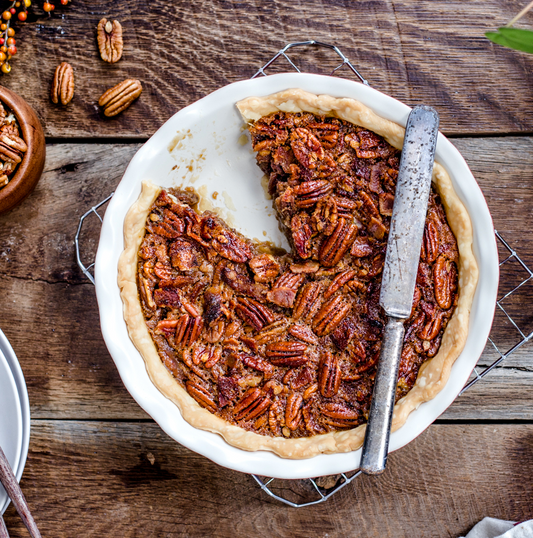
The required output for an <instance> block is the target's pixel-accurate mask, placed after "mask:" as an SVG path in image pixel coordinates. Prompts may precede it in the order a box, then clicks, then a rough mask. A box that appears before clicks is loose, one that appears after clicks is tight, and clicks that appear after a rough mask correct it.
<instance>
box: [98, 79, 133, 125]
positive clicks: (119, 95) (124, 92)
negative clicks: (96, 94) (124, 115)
mask: <svg viewBox="0 0 533 538" xmlns="http://www.w3.org/2000/svg"><path fill="white" fill-rule="evenodd" d="M141 92H142V86H141V83H140V82H139V81H138V80H135V79H131V78H128V79H126V80H123V81H122V82H121V83H120V84H117V85H116V86H113V88H110V89H109V90H107V91H106V92H105V93H104V94H103V95H102V97H100V99H98V104H99V105H100V106H101V107H102V108H103V109H104V115H105V116H107V117H112V116H116V115H117V114H120V113H121V112H122V111H124V110H126V109H127V108H128V107H129V106H130V105H131V104H132V103H133V101H135V99H137V98H138V97H139V95H141Z"/></svg>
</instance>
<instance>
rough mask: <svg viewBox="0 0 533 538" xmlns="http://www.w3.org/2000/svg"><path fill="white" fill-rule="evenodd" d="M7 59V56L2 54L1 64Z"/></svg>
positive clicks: (0, 53)
mask: <svg viewBox="0 0 533 538" xmlns="http://www.w3.org/2000/svg"><path fill="white" fill-rule="evenodd" d="M6 58H7V56H6V55H5V54H4V53H3V52H0V62H5V61H6Z"/></svg>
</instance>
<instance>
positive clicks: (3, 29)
mask: <svg viewBox="0 0 533 538" xmlns="http://www.w3.org/2000/svg"><path fill="white" fill-rule="evenodd" d="M0 30H2V32H5V31H6V30H7V24H6V23H5V22H4V23H2V24H0Z"/></svg>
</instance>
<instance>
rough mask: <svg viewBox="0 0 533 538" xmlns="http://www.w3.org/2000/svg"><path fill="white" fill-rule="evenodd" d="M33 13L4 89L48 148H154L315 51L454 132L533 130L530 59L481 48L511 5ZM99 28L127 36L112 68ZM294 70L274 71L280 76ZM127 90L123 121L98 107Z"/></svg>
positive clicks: (310, 66)
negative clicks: (71, 80) (303, 45)
mask: <svg viewBox="0 0 533 538" xmlns="http://www.w3.org/2000/svg"><path fill="white" fill-rule="evenodd" d="M34 4H35V5H34V6H32V9H33V11H31V15H30V17H29V18H28V21H27V22H26V23H25V24H23V25H21V30H20V32H19V33H18V34H17V48H18V51H19V52H18V53H17V56H16V59H14V60H13V71H12V73H11V74H10V75H9V76H8V77H6V76H4V77H2V81H1V82H2V84H5V85H6V86H7V87H9V88H10V89H12V90H14V91H15V92H17V93H19V94H20V95H21V96H23V97H24V98H26V99H27V100H28V102H29V103H30V104H31V105H32V106H33V107H34V108H35V109H36V110H37V112H38V114H39V116H40V118H41V120H42V122H43V124H44V127H45V132H46V134H47V135H48V136H51V137H59V138H68V137H80V138H81V137H83V138H94V137H95V136H97V137H112V138H138V137H142V138H144V137H147V136H150V135H151V134H153V133H154V132H155V131H156V129H157V128H158V127H159V126H160V125H161V124H162V123H163V122H164V121H166V120H167V119H168V118H169V117H170V116H171V115H173V114H174V113H175V112H177V111H178V110H180V109H181V108H183V107H184V106H186V105H189V104H191V103H193V102H194V101H196V100H198V99H199V98H201V97H203V96H205V95H207V94H208V93H211V92H212V91H214V90H216V89H217V88H220V87H221V86H224V85H226V84H229V83H232V82H236V81H238V80H243V79H247V78H249V77H251V76H252V75H253V74H254V73H255V72H256V71H257V70H258V69H259V68H260V67H261V66H262V65H264V64H265V63H266V62H267V61H268V60H269V59H270V58H271V57H273V56H274V54H275V53H276V52H277V51H278V50H279V49H281V48H282V47H283V46H284V45H285V44H287V43H289V42H297V41H305V40H309V39H315V40H319V41H323V42H326V43H331V44H335V45H338V46H339V47H340V48H341V49H342V51H343V52H344V54H345V55H346V56H347V57H348V58H349V59H350V60H351V61H352V62H353V63H354V64H355V65H356V66H358V67H359V68H360V70H361V72H362V73H363V74H364V76H365V77H366V78H367V79H368V80H369V82H370V83H371V85H372V86H374V87H375V88H377V89H379V90H380V91H383V92H385V93H387V94H389V95H391V96H393V97H395V98H397V99H399V100H401V101H404V102H406V103H407V104H409V105H414V104H417V103H424V104H427V105H432V106H435V107H436V108H437V109H438V111H439V113H440V115H441V129H442V130H443V131H444V132H446V133H448V134H466V133H475V134H480V133H530V132H532V131H533V107H531V88H532V86H533V69H532V67H533V58H532V57H531V56H530V55H527V54H525V53H520V52H515V51H510V50H508V49H504V48H503V47H499V46H496V45H494V44H492V43H490V42H489V41H488V40H487V39H486V38H485V37H484V33H485V32H486V31H490V30H495V29H496V28H497V27H498V26H502V25H504V24H505V23H507V22H508V20H509V19H510V18H511V17H512V16H513V15H514V14H515V13H517V12H518V11H519V10H520V9H521V7H522V4H523V2H521V1H519V0H505V1H497V0H472V1H469V2H463V1H460V0H453V1H447V2H445V1H443V0H439V1H432V2H423V3H422V2H419V1H418V0H364V1H361V2H345V1H341V0H330V1H327V2H323V1H322V0H307V1H306V2H291V3H287V2H285V1H283V0H271V1H269V2H262V1H261V0H243V1H241V0H238V1H237V0H215V1H210V0H201V1H198V2H183V1H178V2H169V1H167V0H152V1H150V2H148V1H141V2H139V1H138V2H113V1H111V0H76V1H75V2H73V3H72V4H71V5H69V6H68V7H62V6H60V5H59V4H58V7H57V9H56V11H55V12H54V14H53V15H52V16H50V17H49V16H48V15H46V14H45V13H44V12H43V11H42V10H40V8H39V6H38V5H37V4H38V3H37V2H35V3H34ZM39 5H40V3H39ZM104 16H105V17H107V18H116V19H118V20H119V21H121V23H122V25H123V28H124V55H123V59H122V60H120V61H119V62H118V63H116V64H106V63H105V62H103V61H102V60H101V59H100V58H99V55H98V51H97V47H96V40H95V29H96V25H97V24H98V21H99V20H100V19H101V18H102V17H104ZM530 19H531V17H530ZM524 22H525V23H527V22H528V18H527V17H526V19H525V20H524ZM529 22H531V20H529ZM294 60H295V61H296V62H297V63H298V65H299V66H300V67H301V68H302V69H303V70H305V71H313V72H316V71H319V72H322V73H329V71H330V70H331V69H333V67H335V66H336V65H338V63H339V62H338V61H337V59H336V58H335V57H334V56H331V55H330V54H329V52H325V51H324V50H319V51H315V52H314V53H313V52H310V51H308V50H307V51H302V52H301V53H298V52H297V53H296V54H295V55H294ZM62 61H67V62H69V63H70V64H71V65H72V66H73V68H74V73H75V84H76V90H75V97H74V100H73V101H72V102H71V103H70V104H69V105H68V106H66V107H62V106H57V105H53V104H52V103H51V102H50V99H49V91H50V85H51V81H52V77H53V73H54V70H55V68H56V66H57V65H59V63H60V62H62ZM318 66H321V67H320V68H319V67H318ZM289 68H290V66H288V64H287V63H286V62H285V63H284V62H280V64H279V66H277V68H276V69H274V72H279V71H286V70H288V69H289ZM324 68H325V69H324ZM290 69H292V68H290ZM343 73H345V74H346V75H347V73H348V71H343ZM126 78H137V79H139V80H140V81H141V82H142V84H143V88H144V90H143V94H142V95H141V97H140V99H139V100H138V101H137V102H136V103H134V104H133V105H132V106H131V107H130V109H129V110H127V111H126V112H125V113H123V114H121V115H120V116H119V117H117V118H111V119H106V118H104V117H103V115H102V114H101V112H100V111H99V109H98V106H97V101H98V98H99V97H100V95H101V94H102V93H103V92H104V91H105V90H107V89H108V88H110V87H112V86H114V85H115V84H117V83H118V82H120V81H122V80H124V79H126Z"/></svg>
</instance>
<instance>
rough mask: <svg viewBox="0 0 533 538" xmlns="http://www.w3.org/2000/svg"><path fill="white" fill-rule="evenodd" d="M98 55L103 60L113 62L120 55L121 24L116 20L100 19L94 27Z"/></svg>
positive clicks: (121, 44)
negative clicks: (96, 26) (95, 27)
mask: <svg viewBox="0 0 533 538" xmlns="http://www.w3.org/2000/svg"><path fill="white" fill-rule="evenodd" d="M96 38H97V41H98V49H99V51H100V57H101V58H102V60H104V62H109V63H110V64H114V63H115V62H118V61H119V60H120V58H121V57H122V49H123V47H124V45H123V42H122V26H121V24H120V22H118V21H113V22H111V21H108V20H107V19H102V20H101V21H100V22H99V23H98V28H97V29H96Z"/></svg>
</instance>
